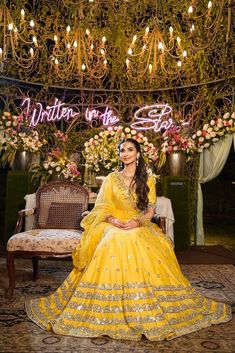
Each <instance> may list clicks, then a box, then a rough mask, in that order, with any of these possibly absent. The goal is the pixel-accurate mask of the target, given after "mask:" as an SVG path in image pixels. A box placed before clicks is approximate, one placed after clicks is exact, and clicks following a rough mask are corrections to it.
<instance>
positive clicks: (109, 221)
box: [105, 216, 114, 223]
mask: <svg viewBox="0 0 235 353" xmlns="http://www.w3.org/2000/svg"><path fill="white" fill-rule="evenodd" d="M113 219H114V217H113V216H107V217H106V218H105V220H106V222H108V223H111V222H112V220H113Z"/></svg>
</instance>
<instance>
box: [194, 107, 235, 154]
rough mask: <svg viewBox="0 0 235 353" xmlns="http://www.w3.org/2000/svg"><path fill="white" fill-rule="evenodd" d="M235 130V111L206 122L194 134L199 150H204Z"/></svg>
mask: <svg viewBox="0 0 235 353" xmlns="http://www.w3.org/2000/svg"><path fill="white" fill-rule="evenodd" d="M232 132H235V112H233V113H232V114H230V113H225V114H224V115H223V116H222V118H216V119H212V120H210V121H209V123H206V124H205V125H204V126H203V128H202V129H201V130H198V131H197V132H196V133H195V134H194V135H193V136H192V138H193V140H194V142H195V145H196V148H197V152H202V151H203V150H204V148H208V147H210V145H212V144H213V143H215V142H216V141H218V140H219V139H220V138H221V137H223V136H224V135H225V134H227V133H232Z"/></svg>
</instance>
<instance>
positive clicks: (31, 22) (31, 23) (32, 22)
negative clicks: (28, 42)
mask: <svg viewBox="0 0 235 353" xmlns="http://www.w3.org/2000/svg"><path fill="white" fill-rule="evenodd" d="M29 25H30V27H32V28H33V27H34V26H35V23H34V20H31V21H30V22H29Z"/></svg>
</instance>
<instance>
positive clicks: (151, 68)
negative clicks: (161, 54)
mask: <svg viewBox="0 0 235 353" xmlns="http://www.w3.org/2000/svg"><path fill="white" fill-rule="evenodd" d="M152 70H153V65H152V64H149V73H150V74H151V72H152Z"/></svg>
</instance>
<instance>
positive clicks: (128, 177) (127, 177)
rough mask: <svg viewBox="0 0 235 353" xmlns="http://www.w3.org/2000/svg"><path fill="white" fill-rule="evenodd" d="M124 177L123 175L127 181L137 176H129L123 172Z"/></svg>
mask: <svg viewBox="0 0 235 353" xmlns="http://www.w3.org/2000/svg"><path fill="white" fill-rule="evenodd" d="M122 175H123V177H124V178H126V179H133V178H134V176H135V174H133V175H127V174H125V173H123V172H122Z"/></svg>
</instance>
